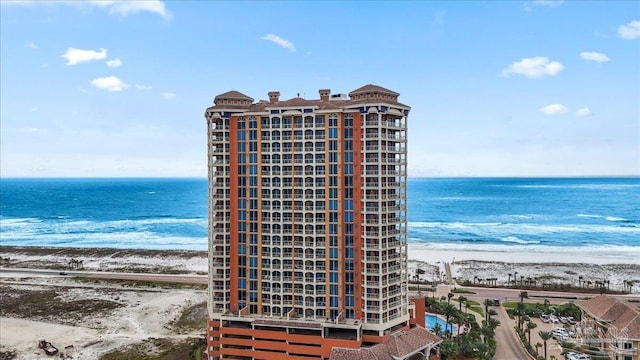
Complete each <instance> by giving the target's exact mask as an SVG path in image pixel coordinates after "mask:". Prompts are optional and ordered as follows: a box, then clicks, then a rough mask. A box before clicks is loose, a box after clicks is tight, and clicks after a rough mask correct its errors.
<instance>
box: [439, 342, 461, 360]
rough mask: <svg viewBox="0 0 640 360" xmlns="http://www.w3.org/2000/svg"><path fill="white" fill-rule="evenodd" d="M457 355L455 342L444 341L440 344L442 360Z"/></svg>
mask: <svg viewBox="0 0 640 360" xmlns="http://www.w3.org/2000/svg"><path fill="white" fill-rule="evenodd" d="M457 353H458V344H456V343H455V342H453V341H451V340H449V339H445V340H443V341H442V344H440V354H441V355H442V358H443V359H445V360H446V359H449V358H450V357H451V356H454V355H456V354H457Z"/></svg>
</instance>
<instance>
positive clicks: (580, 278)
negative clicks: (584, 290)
mask: <svg viewBox="0 0 640 360" xmlns="http://www.w3.org/2000/svg"><path fill="white" fill-rule="evenodd" d="M582 279H584V278H583V277H582V275H580V276H578V283H579V284H580V287H582Z"/></svg>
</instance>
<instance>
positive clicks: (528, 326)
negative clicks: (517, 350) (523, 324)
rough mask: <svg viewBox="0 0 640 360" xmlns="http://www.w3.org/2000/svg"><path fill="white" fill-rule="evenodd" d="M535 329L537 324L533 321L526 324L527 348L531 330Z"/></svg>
mask: <svg viewBox="0 0 640 360" xmlns="http://www.w3.org/2000/svg"><path fill="white" fill-rule="evenodd" d="M537 327H538V324H536V323H534V322H533V321H529V322H528V323H527V333H528V334H529V346H531V330H533V329H535V328H537Z"/></svg>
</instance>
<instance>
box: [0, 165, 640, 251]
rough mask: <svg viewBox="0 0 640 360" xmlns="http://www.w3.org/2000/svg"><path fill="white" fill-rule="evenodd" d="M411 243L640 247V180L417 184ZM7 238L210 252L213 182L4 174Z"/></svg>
mask: <svg viewBox="0 0 640 360" xmlns="http://www.w3.org/2000/svg"><path fill="white" fill-rule="evenodd" d="M407 193H408V229H409V244H410V245H415V246H421V245H424V246H428V247H429V248H433V249H446V250H455V249H461V250H462V249H464V250H470V249H478V250H491V249H500V250H507V251H535V250H536V249H537V250H539V249H541V248H542V249H543V248H545V247H549V248H558V247H567V248H568V249H569V248H571V249H576V248H588V249H591V250H594V249H595V250H600V249H601V250H602V251H616V252H624V251H627V250H632V251H633V252H638V251H639V250H640V178H454V179H441V178H437V179H431V178H430V179H423V178H412V179H409V181H408V190H407ZM0 244H2V245H21V246H64V247H109V248H137V249H176V250H206V249H207V180H206V179H175V178H160V179H156V178H149V179H120V178H117V179H111V178H109V179H106V178H105V179H10V178H3V179H0Z"/></svg>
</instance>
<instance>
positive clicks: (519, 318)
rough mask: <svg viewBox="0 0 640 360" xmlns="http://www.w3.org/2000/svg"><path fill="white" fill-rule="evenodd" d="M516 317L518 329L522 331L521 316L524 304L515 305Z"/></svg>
mask: <svg viewBox="0 0 640 360" xmlns="http://www.w3.org/2000/svg"><path fill="white" fill-rule="evenodd" d="M515 312H516V315H518V327H519V328H520V329H522V316H523V315H524V313H525V311H524V303H522V302H519V303H517V304H516V311H515Z"/></svg>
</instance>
